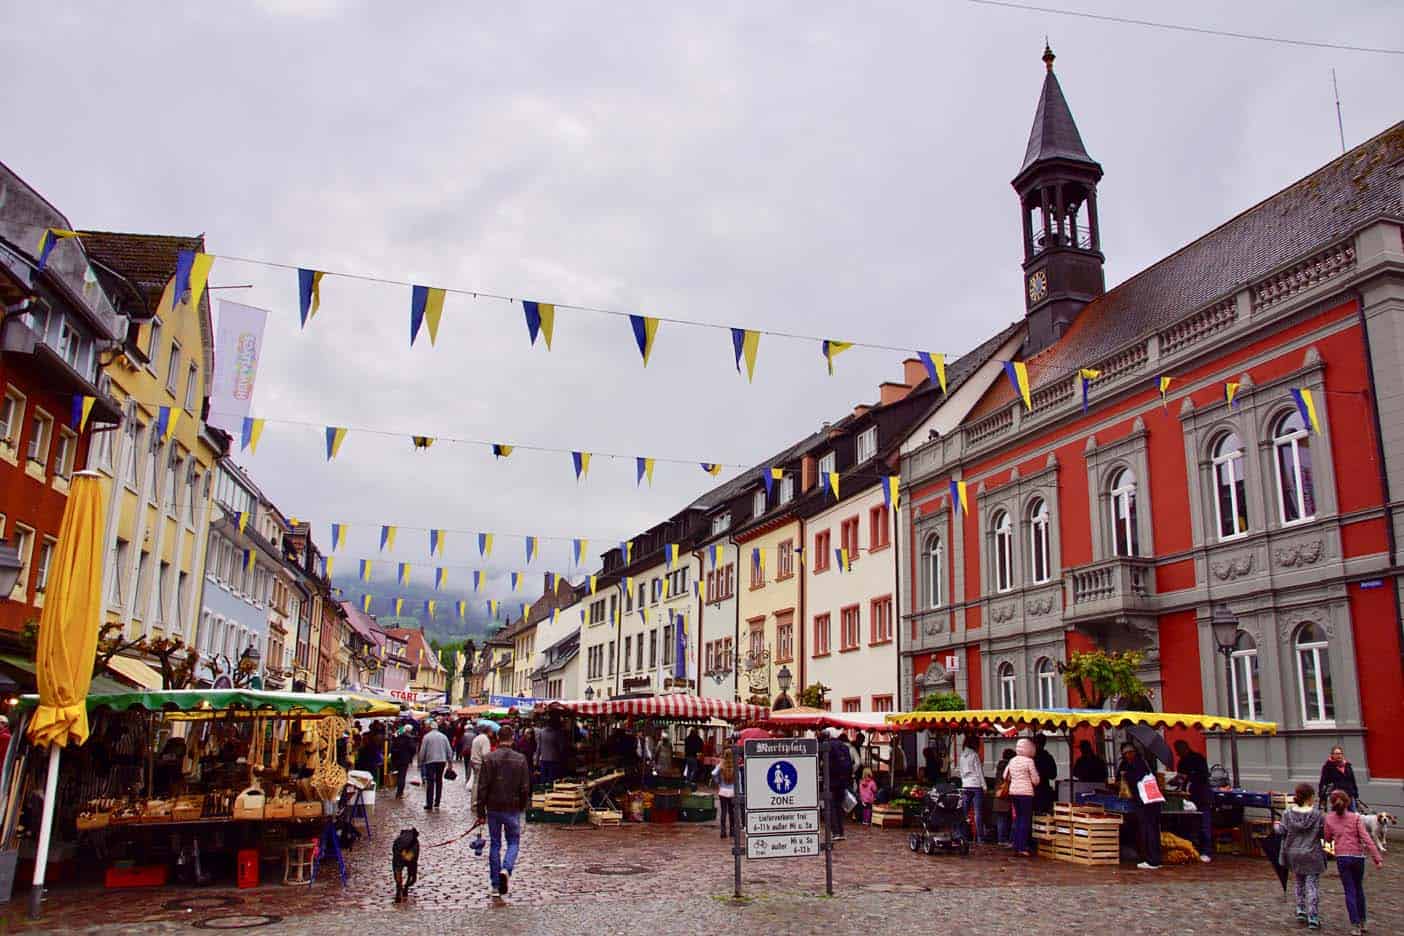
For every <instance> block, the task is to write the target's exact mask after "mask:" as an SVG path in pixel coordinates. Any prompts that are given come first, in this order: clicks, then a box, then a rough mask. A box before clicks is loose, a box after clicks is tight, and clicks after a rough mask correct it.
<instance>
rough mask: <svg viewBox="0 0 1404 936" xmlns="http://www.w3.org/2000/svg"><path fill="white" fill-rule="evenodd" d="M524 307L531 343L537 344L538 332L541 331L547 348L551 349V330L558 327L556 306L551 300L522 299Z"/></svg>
mask: <svg viewBox="0 0 1404 936" xmlns="http://www.w3.org/2000/svg"><path fill="white" fill-rule="evenodd" d="M522 309H523V310H524V311H525V312H526V326H527V334H529V335H531V343H532V344H533V345H535V344H536V334H537V332H540V333H541V337H543V338H545V339H546V350H547V351H550V350H551V332H552V330H554V329H555V327H556V307H555V306H554V305H552V304H551V303H549V302H528V301H526V300H523V301H522Z"/></svg>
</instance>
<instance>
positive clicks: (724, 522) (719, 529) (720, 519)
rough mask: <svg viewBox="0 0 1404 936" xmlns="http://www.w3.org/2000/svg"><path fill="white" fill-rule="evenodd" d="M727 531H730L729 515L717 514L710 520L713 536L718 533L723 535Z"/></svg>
mask: <svg viewBox="0 0 1404 936" xmlns="http://www.w3.org/2000/svg"><path fill="white" fill-rule="evenodd" d="M729 529H731V514H730V513H723V514H717V515H716V516H715V517H713V518H712V535H713V536H716V535H717V534H718V533H725V532H726V531H727V530H729Z"/></svg>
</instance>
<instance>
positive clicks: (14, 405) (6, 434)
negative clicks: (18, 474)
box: [0, 386, 29, 457]
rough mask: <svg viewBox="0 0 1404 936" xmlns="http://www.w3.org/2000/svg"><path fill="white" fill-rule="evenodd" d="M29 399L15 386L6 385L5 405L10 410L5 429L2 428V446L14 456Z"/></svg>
mask: <svg viewBox="0 0 1404 936" xmlns="http://www.w3.org/2000/svg"><path fill="white" fill-rule="evenodd" d="M28 402H29V401H28V399H27V398H26V397H25V395H24V394H23V393H20V392H19V391H18V390H16V389H15V388H14V387H11V386H6V387H5V399H4V405H7V406H9V408H10V412H9V413H8V414H7V415H6V417H5V422H4V427H3V430H0V447H3V448H4V449H5V450H6V451H7V452H8V454H9V455H10V456H11V457H13V456H14V455H15V453H16V452H17V451H18V450H19V439H20V434H21V433H22V432H23V431H24V415H25V410H26V409H27V406H26V404H27V403H28Z"/></svg>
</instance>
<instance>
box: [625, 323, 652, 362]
mask: <svg viewBox="0 0 1404 936" xmlns="http://www.w3.org/2000/svg"><path fill="white" fill-rule="evenodd" d="M629 325H630V326H631V327H632V328H633V329H634V343H635V344H637V345H638V346H639V354H641V355H642V356H643V362H644V367H647V366H648V356H649V355H650V354H652V353H653V339H654V337H655V336H656V335H657V334H658V319H656V318H651V317H649V316H647V315H630V316H629Z"/></svg>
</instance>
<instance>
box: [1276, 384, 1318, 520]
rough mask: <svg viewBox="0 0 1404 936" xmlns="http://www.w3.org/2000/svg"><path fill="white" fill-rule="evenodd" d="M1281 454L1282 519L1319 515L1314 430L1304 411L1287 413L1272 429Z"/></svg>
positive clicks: (1280, 496) (1279, 478)
mask: <svg viewBox="0 0 1404 936" xmlns="http://www.w3.org/2000/svg"><path fill="white" fill-rule="evenodd" d="M1272 446H1273V451H1274V453H1275V455H1276V456H1277V495H1278V496H1277V500H1278V504H1279V505H1280V506H1281V508H1282V522H1283V523H1296V522H1297V521H1298V520H1310V519H1311V518H1312V517H1314V516H1316V491H1315V488H1314V487H1313V486H1312V480H1311V434H1310V433H1309V432H1308V431H1307V426H1306V423H1304V422H1302V414H1301V413H1299V412H1297V411H1296V410H1290V411H1288V412H1287V413H1284V414H1283V415H1282V417H1281V418H1280V419H1278V421H1277V424H1276V425H1275V426H1273V429H1272Z"/></svg>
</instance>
